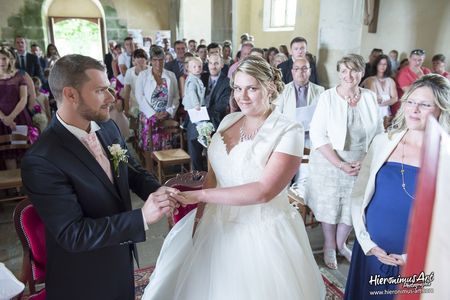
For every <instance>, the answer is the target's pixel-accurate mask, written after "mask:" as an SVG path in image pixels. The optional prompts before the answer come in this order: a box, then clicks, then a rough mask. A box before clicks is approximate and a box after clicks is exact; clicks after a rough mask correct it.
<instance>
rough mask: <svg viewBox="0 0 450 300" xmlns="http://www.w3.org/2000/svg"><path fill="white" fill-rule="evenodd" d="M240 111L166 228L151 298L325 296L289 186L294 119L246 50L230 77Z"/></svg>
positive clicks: (296, 156) (228, 120)
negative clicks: (199, 210)
mask: <svg viewBox="0 0 450 300" xmlns="http://www.w3.org/2000/svg"><path fill="white" fill-rule="evenodd" d="M231 85H232V87H233V96H234V100H235V101H236V102H237V104H238V106H239V108H240V110H241V111H240V112H237V113H232V114H230V115H228V116H227V117H225V119H224V120H223V121H222V123H221V124H220V126H219V128H218V129H217V132H216V134H215V135H214V136H213V138H212V142H211V145H210V147H209V149H208V157H209V172H208V175H207V179H206V181H205V185H204V189H203V190H200V191H192V192H184V193H182V195H183V196H184V198H185V199H186V200H185V204H192V203H199V202H202V203H205V204H206V206H205V209H204V212H203V216H202V218H201V219H200V221H199V223H198V226H197V229H196V231H195V234H194V236H193V237H192V233H193V226H194V221H195V219H196V218H195V217H196V210H194V211H191V212H190V213H189V214H188V215H187V216H185V217H184V218H183V219H182V220H181V221H180V222H178V223H177V224H176V225H175V226H174V227H173V229H172V230H171V231H170V233H169V235H168V236H167V238H166V240H165V241H164V245H163V248H162V250H161V253H160V256H159V258H158V261H157V264H156V269H155V271H154V272H153V274H152V276H151V278H150V283H149V285H148V286H147V287H146V289H145V293H144V296H143V298H142V299H143V300H150V299H158V300H159V299H161V300H168V299H188V300H190V299H195V300H203V299H205V300H206V299H213V300H217V299H233V300H236V299H237V300H239V299H245V300H251V299H255V300H256V299H257V300H261V299H270V300H272V299H308V300H314V299H324V297H325V288H324V284H323V281H322V277H321V274H320V272H319V269H318V267H317V265H316V262H315V261H314V257H313V255H312V251H311V247H310V244H309V240H308V237H307V235H306V231H305V227H304V225H303V222H302V219H301V218H300V216H299V214H298V213H297V211H296V210H295V209H294V208H293V207H291V205H290V204H289V202H288V199H287V191H286V187H287V185H288V184H289V183H290V180H291V178H292V177H293V176H294V174H295V173H296V172H297V170H298V167H299V165H300V162H301V155H302V153H303V130H302V128H301V126H300V125H298V124H296V123H293V122H291V121H289V120H288V119H287V118H285V117H284V116H282V115H281V114H279V113H278V112H275V111H272V110H271V107H270V101H272V100H274V99H275V98H276V97H277V96H278V93H279V92H281V90H282V89H283V87H284V85H283V83H282V81H281V73H280V72H279V71H278V70H277V69H275V68H273V67H271V66H270V65H269V64H268V63H267V62H266V61H265V60H264V59H262V58H259V57H255V56H249V57H247V58H246V59H244V60H243V61H242V62H241V63H240V65H239V67H238V68H237V70H236V72H235V73H234V77H233V79H232V80H231Z"/></svg>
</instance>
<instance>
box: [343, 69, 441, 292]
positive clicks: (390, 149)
mask: <svg viewBox="0 0 450 300" xmlns="http://www.w3.org/2000/svg"><path fill="white" fill-rule="evenodd" d="M401 103H402V105H401V108H400V110H399V111H398V113H397V115H396V117H395V118H394V120H393V125H392V126H391V127H390V128H389V130H388V132H387V133H383V134H380V135H378V136H377V137H375V139H374V140H373V142H372V145H371V146H370V149H369V151H368V153H367V156H366V158H365V159H364V161H363V163H362V167H361V170H360V172H359V176H358V178H357V180H356V182H355V185H354V188H353V191H352V195H351V199H352V220H353V226H354V228H355V234H356V238H357V240H356V241H355V244H354V246H353V255H352V261H351V264H350V270H349V275H348V279H347V286H346V288H345V299H348V300H351V299H358V300H365V299H366V300H369V299H375V298H374V297H373V295H371V294H370V293H371V292H372V291H393V290H395V289H396V288H397V286H396V285H395V284H392V285H391V284H388V283H381V284H379V285H374V284H372V285H371V284H370V279H371V278H373V277H374V276H375V275H379V276H380V277H381V278H389V277H394V278H397V276H398V275H399V274H400V272H401V267H402V266H403V265H404V264H405V261H406V259H407V257H406V253H405V250H406V249H405V246H406V244H405V239H406V234H407V232H408V224H409V216H410V210H411V208H412V206H413V205H414V201H415V199H414V198H415V190H416V181H417V174H418V172H419V168H420V154H421V153H422V150H423V146H424V130H425V125H426V122H427V118H428V117H429V116H434V117H435V118H437V119H438V121H439V123H440V125H441V126H442V128H443V129H444V131H445V132H447V133H450V84H449V81H448V80H447V79H445V78H444V77H442V76H440V75H435V74H430V75H425V76H422V77H421V78H420V79H418V80H417V81H415V82H414V83H413V84H412V86H411V87H410V89H409V90H408V91H407V92H406V93H405V94H404V95H403V97H402V101H401ZM394 292H395V291H393V293H389V294H388V293H386V292H384V294H383V295H384V296H383V297H382V299H385V300H388V299H394V297H395V296H394ZM376 299H381V298H378V297H376Z"/></svg>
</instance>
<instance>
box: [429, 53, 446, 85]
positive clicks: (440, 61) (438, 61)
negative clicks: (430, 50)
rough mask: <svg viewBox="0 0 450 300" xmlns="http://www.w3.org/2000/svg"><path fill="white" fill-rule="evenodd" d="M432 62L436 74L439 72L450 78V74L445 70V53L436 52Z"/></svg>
mask: <svg viewBox="0 0 450 300" xmlns="http://www.w3.org/2000/svg"><path fill="white" fill-rule="evenodd" d="M431 62H432V63H433V69H432V70H431V71H432V72H433V73H435V74H439V75H441V76H444V77H445V78H447V79H450V74H449V73H448V72H447V71H445V56H444V54H436V55H435V56H433V58H432V59H431Z"/></svg>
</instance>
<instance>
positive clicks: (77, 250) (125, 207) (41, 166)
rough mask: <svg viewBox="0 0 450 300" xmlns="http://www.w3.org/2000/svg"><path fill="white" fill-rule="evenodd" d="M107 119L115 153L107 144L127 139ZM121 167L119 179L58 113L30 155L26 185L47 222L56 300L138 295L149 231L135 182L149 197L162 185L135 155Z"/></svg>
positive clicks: (50, 287)
mask: <svg viewBox="0 0 450 300" xmlns="http://www.w3.org/2000/svg"><path fill="white" fill-rule="evenodd" d="M99 125H100V127H101V129H100V130H98V131H97V136H98V138H99V141H100V142H101V144H102V146H103V148H105V152H106V153H107V154H108V156H109V158H110V159H111V157H110V154H109V151H108V150H107V146H108V145H112V144H116V143H118V144H120V145H121V146H122V147H123V148H126V144H125V142H124V141H123V139H122V137H121V136H120V132H119V129H118V128H117V125H116V124H115V123H114V122H113V121H111V120H109V121H107V122H104V123H99ZM111 169H112V170H114V169H113V167H111ZM118 173H119V176H117V175H114V183H112V182H111V181H110V180H109V178H108V176H107V175H106V173H105V172H104V171H103V169H102V168H101V166H100V165H99V163H98V162H97V161H96V160H95V158H94V157H93V156H92V155H91V154H90V152H89V151H88V149H87V148H86V147H85V146H84V145H83V144H82V143H81V142H80V141H79V140H78V139H77V138H76V137H75V136H74V135H73V134H72V133H70V132H69V131H68V130H67V129H66V128H65V127H64V126H63V125H62V124H61V123H60V122H59V121H58V120H57V118H56V117H54V118H53V120H52V122H51V124H50V126H49V127H48V128H47V130H45V131H44V132H43V133H42V135H41V136H40V138H39V140H38V141H37V142H36V143H35V144H34V145H33V146H32V147H31V148H30V149H29V150H28V151H27V153H26V155H25V156H24V158H23V161H22V179H23V184H24V187H25V190H26V192H27V194H28V196H29V197H30V200H31V202H32V203H33V205H34V206H35V207H36V209H37V212H38V214H39V216H40V217H41V218H42V221H43V222H44V224H45V228H46V245H47V265H46V283H45V286H46V290H47V299H48V300H51V299H69V300H71V299H73V300H79V299H127V300H128V299H129V300H134V277H133V253H136V252H135V244H134V243H137V242H141V241H144V240H145V230H144V223H143V217H142V212H141V210H140V209H135V210H132V208H131V201H130V188H131V190H133V191H134V192H135V193H136V194H137V195H138V196H139V197H140V198H142V199H147V197H148V195H149V194H150V193H151V192H153V191H155V190H156V189H157V188H159V186H160V185H159V183H158V182H157V181H156V180H155V179H154V178H153V177H152V176H150V175H149V174H148V173H147V172H146V171H145V170H143V169H142V168H141V167H140V166H139V164H137V163H136V161H135V160H134V159H133V158H132V157H130V159H129V162H128V164H126V163H124V162H122V163H120V166H119V172H118Z"/></svg>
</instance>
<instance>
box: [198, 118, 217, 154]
mask: <svg viewBox="0 0 450 300" xmlns="http://www.w3.org/2000/svg"><path fill="white" fill-rule="evenodd" d="M196 129H197V132H198V138H197V141H198V142H199V143H200V144H202V146H203V147H205V148H208V146H209V144H210V143H211V135H212V133H213V132H214V125H213V124H212V123H211V122H206V121H205V122H199V123H197V126H196Z"/></svg>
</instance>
